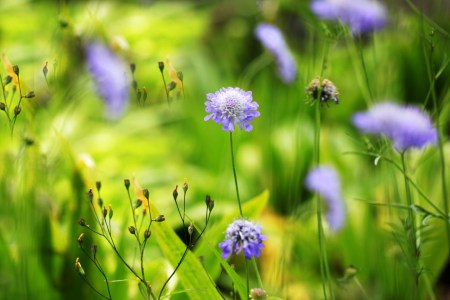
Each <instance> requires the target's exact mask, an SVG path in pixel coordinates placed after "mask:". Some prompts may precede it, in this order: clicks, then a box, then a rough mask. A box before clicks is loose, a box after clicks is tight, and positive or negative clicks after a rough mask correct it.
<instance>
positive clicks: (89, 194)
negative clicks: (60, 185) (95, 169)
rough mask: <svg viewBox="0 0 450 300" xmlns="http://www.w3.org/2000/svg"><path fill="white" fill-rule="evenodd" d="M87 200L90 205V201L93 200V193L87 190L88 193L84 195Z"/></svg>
mask: <svg viewBox="0 0 450 300" xmlns="http://www.w3.org/2000/svg"><path fill="white" fill-rule="evenodd" d="M86 195H87V198H88V200H89V202H90V203H92V199H94V193H93V192H92V189H89V191H88V192H87V193H86Z"/></svg>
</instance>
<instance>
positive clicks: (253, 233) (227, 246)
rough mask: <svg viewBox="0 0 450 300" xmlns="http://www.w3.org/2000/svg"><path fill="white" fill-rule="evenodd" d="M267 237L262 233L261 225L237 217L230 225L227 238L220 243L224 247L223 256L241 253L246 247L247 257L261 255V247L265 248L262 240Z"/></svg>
mask: <svg viewBox="0 0 450 300" xmlns="http://www.w3.org/2000/svg"><path fill="white" fill-rule="evenodd" d="M265 239H266V236H265V235H262V234H261V226H259V225H256V224H255V223H253V222H250V221H247V220H244V219H237V220H235V221H234V222H233V223H231V224H230V225H228V228H227V232H226V235H225V240H224V241H223V242H221V243H220V244H219V247H220V248H222V258H223V259H225V258H227V257H228V256H230V254H231V253H232V252H234V253H236V254H239V253H241V251H242V249H244V255H245V257H246V258H247V259H250V258H252V256H254V257H259V255H260V254H261V249H262V248H264V245H263V243H262V241H264V240H265Z"/></svg>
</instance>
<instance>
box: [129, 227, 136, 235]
mask: <svg viewBox="0 0 450 300" xmlns="http://www.w3.org/2000/svg"><path fill="white" fill-rule="evenodd" d="M128 231H129V232H130V233H131V234H133V235H134V234H135V233H136V228H135V227H134V226H130V227H128Z"/></svg>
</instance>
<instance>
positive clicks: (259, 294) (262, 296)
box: [249, 288, 267, 300]
mask: <svg viewBox="0 0 450 300" xmlns="http://www.w3.org/2000/svg"><path fill="white" fill-rule="evenodd" d="M249 296H250V299H254V300H266V299H267V293H266V291H265V290H263V289H262V288H255V289H251V290H250V295H249Z"/></svg>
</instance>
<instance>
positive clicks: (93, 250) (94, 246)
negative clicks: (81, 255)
mask: <svg viewBox="0 0 450 300" xmlns="http://www.w3.org/2000/svg"><path fill="white" fill-rule="evenodd" d="M91 251H92V257H93V258H94V260H95V256H96V255H97V244H92V246H91Z"/></svg>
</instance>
